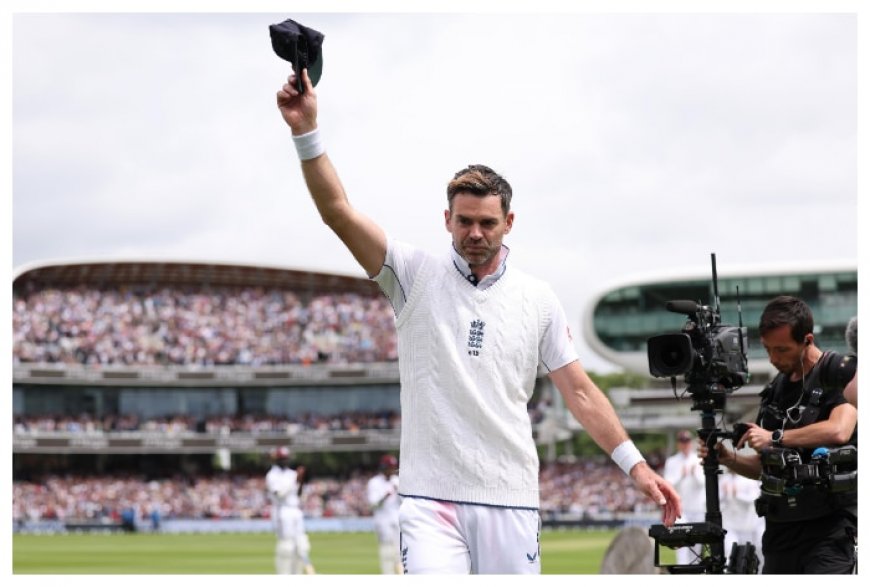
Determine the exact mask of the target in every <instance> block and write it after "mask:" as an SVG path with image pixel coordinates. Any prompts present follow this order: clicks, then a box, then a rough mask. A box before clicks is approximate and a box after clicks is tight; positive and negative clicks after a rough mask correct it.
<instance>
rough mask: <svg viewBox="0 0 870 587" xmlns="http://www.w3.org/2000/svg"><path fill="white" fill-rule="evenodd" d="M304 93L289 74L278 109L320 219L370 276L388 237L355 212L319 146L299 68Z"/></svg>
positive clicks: (310, 97) (313, 99)
mask: <svg viewBox="0 0 870 587" xmlns="http://www.w3.org/2000/svg"><path fill="white" fill-rule="evenodd" d="M302 81H303V83H304V84H305V92H304V93H302V94H300V93H299V92H298V91H297V90H296V76H295V75H291V76H290V77H289V78H288V79H287V83H286V84H284V87H282V88H281V89H280V90H279V91H278V96H277V100H278V109H279V110H280V111H281V116H283V118H284V122H286V123H287V125H288V126H289V127H290V129H291V130H292V133H293V138H294V141H295V142H296V144H297V147H300V146H301V148H300V159H302V174H303V176H304V177H305V183H306V185H307V186H308V191H309V192H310V193H311V197H312V198H313V199H314V204H315V205H316V206H317V211H318V212H319V213H320V217H321V219H323V222H324V223H325V224H326V225H327V226H329V228H331V229H332V231H333V232H334V233H335V234H336V235H338V238H340V239H341V241H342V242H343V243H344V244H345V246H346V247H347V248H348V250H350V252H351V253H352V254H353V256H354V258H355V259H356V260H357V262H358V263H359V264H360V265H361V266H362V268H363V269H364V270H365V272H366V274H367V275H368V276H369V277H372V276H374V275H376V274H377V273H378V272H379V271H380V270H381V267H382V266H383V264H384V258H385V256H386V252H387V239H386V236H385V234H384V231H383V230H382V229H381V227H380V226H378V225H377V224H375V223H374V222H373V221H372V220H371V219H369V218H368V217H366V216H365V215H363V214H361V213H359V212H358V211H356V210H355V209H354V208H353V207H352V206H351V205H350V202H349V201H348V199H347V194H346V193H345V191H344V187H343V186H342V185H341V181H340V180H339V178H338V173H337V172H336V171H335V167H333V165H332V162H331V161H330V160H329V157H328V156H327V155H326V153H325V152H324V151H323V149H322V148H321V147H320V141H319V131H318V129H317V94H316V93H315V92H314V86H312V85H311V80H310V79H309V77H308V70H307V69H303V70H302Z"/></svg>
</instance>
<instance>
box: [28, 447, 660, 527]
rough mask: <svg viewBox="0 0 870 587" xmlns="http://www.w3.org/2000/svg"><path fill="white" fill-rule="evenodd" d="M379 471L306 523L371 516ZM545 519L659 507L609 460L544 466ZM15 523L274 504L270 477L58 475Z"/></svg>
mask: <svg viewBox="0 0 870 587" xmlns="http://www.w3.org/2000/svg"><path fill="white" fill-rule="evenodd" d="M370 476H371V472H365V471H356V472H354V473H352V474H351V475H350V476H349V477H348V478H347V479H343V480H339V479H335V478H314V479H312V480H311V481H309V482H308V483H306V484H305V485H304V487H303V490H302V509H303V512H304V514H305V516H306V517H312V518H328V517H345V516H369V515H371V508H370V506H369V505H368V501H367V499H366V482H367V481H368V479H369V477H370ZM540 487H541V510H542V515H545V516H546V515H547V514H552V513H571V514H577V515H586V516H593V517H594V516H596V515H606V514H617V513H645V512H654V511H655V505H654V504H652V503H650V502H649V500H647V499H646V497H645V496H644V495H642V494H641V493H640V492H639V491H637V490H636V489H635V488H634V485H633V484H632V482H631V480H630V479H629V478H628V477H627V476H626V475H625V474H624V473H622V472H621V471H620V470H619V469H618V468H617V467H616V466H615V465H613V464H612V463H610V462H609V461H606V460H605V459H603V458H602V459H597V458H596V459H588V460H582V461H578V462H577V463H575V464H545V465H543V466H542V468H541V484H540ZM12 502H13V507H12V510H13V521H14V522H15V523H16V524H18V523H21V522H23V521H25V520H27V521H40V520H61V521H86V520H91V521H119V520H120V519H121V515H122V512H123V511H124V510H125V509H129V508H134V509H135V510H136V511H138V512H139V514H140V516H142V517H147V516H149V515H150V514H151V513H152V512H154V511H155V510H156V511H157V512H158V514H159V516H160V518H161V519H172V518H179V519H238V518H240V519H255V518H267V517H268V516H269V512H270V503H269V499H268V497H267V495H266V489H265V484H264V480H263V477H262V476H253V475H232V474H229V473H221V474H218V475H215V476H210V477H206V476H203V477H198V478H195V479H187V478H182V477H175V478H166V479H160V480H146V479H145V478H144V477H142V476H140V475H136V474H130V475H127V476H124V475H118V474H114V475H111V476H77V475H50V476H47V477H45V478H44V479H40V480H34V481H15V482H14V483H13V492H12Z"/></svg>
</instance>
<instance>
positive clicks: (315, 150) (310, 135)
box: [293, 128, 326, 161]
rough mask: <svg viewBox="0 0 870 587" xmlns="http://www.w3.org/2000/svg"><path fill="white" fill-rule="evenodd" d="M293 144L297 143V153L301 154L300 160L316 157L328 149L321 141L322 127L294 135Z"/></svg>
mask: <svg viewBox="0 0 870 587" xmlns="http://www.w3.org/2000/svg"><path fill="white" fill-rule="evenodd" d="M293 144H295V145H296V153H297V154H298V155H299V160H300V161H308V160H309V159H315V158H317V157H320V156H321V155H323V153H324V152H325V151H326V149H324V148H323V143H322V142H320V129H317V128H315V129H314V130H312V131H311V132H307V133H305V134H304V135H298V136H296V135H294V136H293Z"/></svg>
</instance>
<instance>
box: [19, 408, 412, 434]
mask: <svg viewBox="0 0 870 587" xmlns="http://www.w3.org/2000/svg"><path fill="white" fill-rule="evenodd" d="M400 420H401V419H400V417H399V414H398V412H396V411H392V410H389V411H380V412H359V411H356V412H340V413H336V414H329V415H324V414H314V413H310V412H306V413H302V414H297V415H295V416H283V415H282V416H267V415H246V416H218V417H210V418H204V419H200V418H197V417H194V416H189V415H181V414H178V415H173V416H166V417H161V418H144V419H143V418H140V417H139V416H136V415H134V414H127V415H108V416H105V417H102V418H100V417H96V416H93V415H90V414H80V415H77V416H66V415H61V414H40V415H38V416H36V415H32V416H22V415H18V416H15V417H14V421H13V425H12V427H13V432H14V433H15V434H41V433H52V432H62V433H67V434H78V433H82V434H88V433H102V432H146V433H148V432H157V433H161V434H169V435H172V434H183V433H188V432H203V433H206V434H219V435H228V434H237V433H242V434H254V435H256V434H263V433H266V434H269V433H276V434H290V435H292V434H295V433H297V432H301V431H303V430H328V431H348V432H355V431H358V430H391V429H396V428H398V427H399V424H400Z"/></svg>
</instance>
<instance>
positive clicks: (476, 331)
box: [468, 320, 486, 357]
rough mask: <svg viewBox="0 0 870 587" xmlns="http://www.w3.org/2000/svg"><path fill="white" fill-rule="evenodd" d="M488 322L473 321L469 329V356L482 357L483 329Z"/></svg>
mask: <svg viewBox="0 0 870 587" xmlns="http://www.w3.org/2000/svg"><path fill="white" fill-rule="evenodd" d="M484 326H486V322H484V321H483V320H472V321H471V328H469V329H468V354H469V355H471V356H472V357H477V356H479V355H480V350H481V349H482V348H483V327H484Z"/></svg>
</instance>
